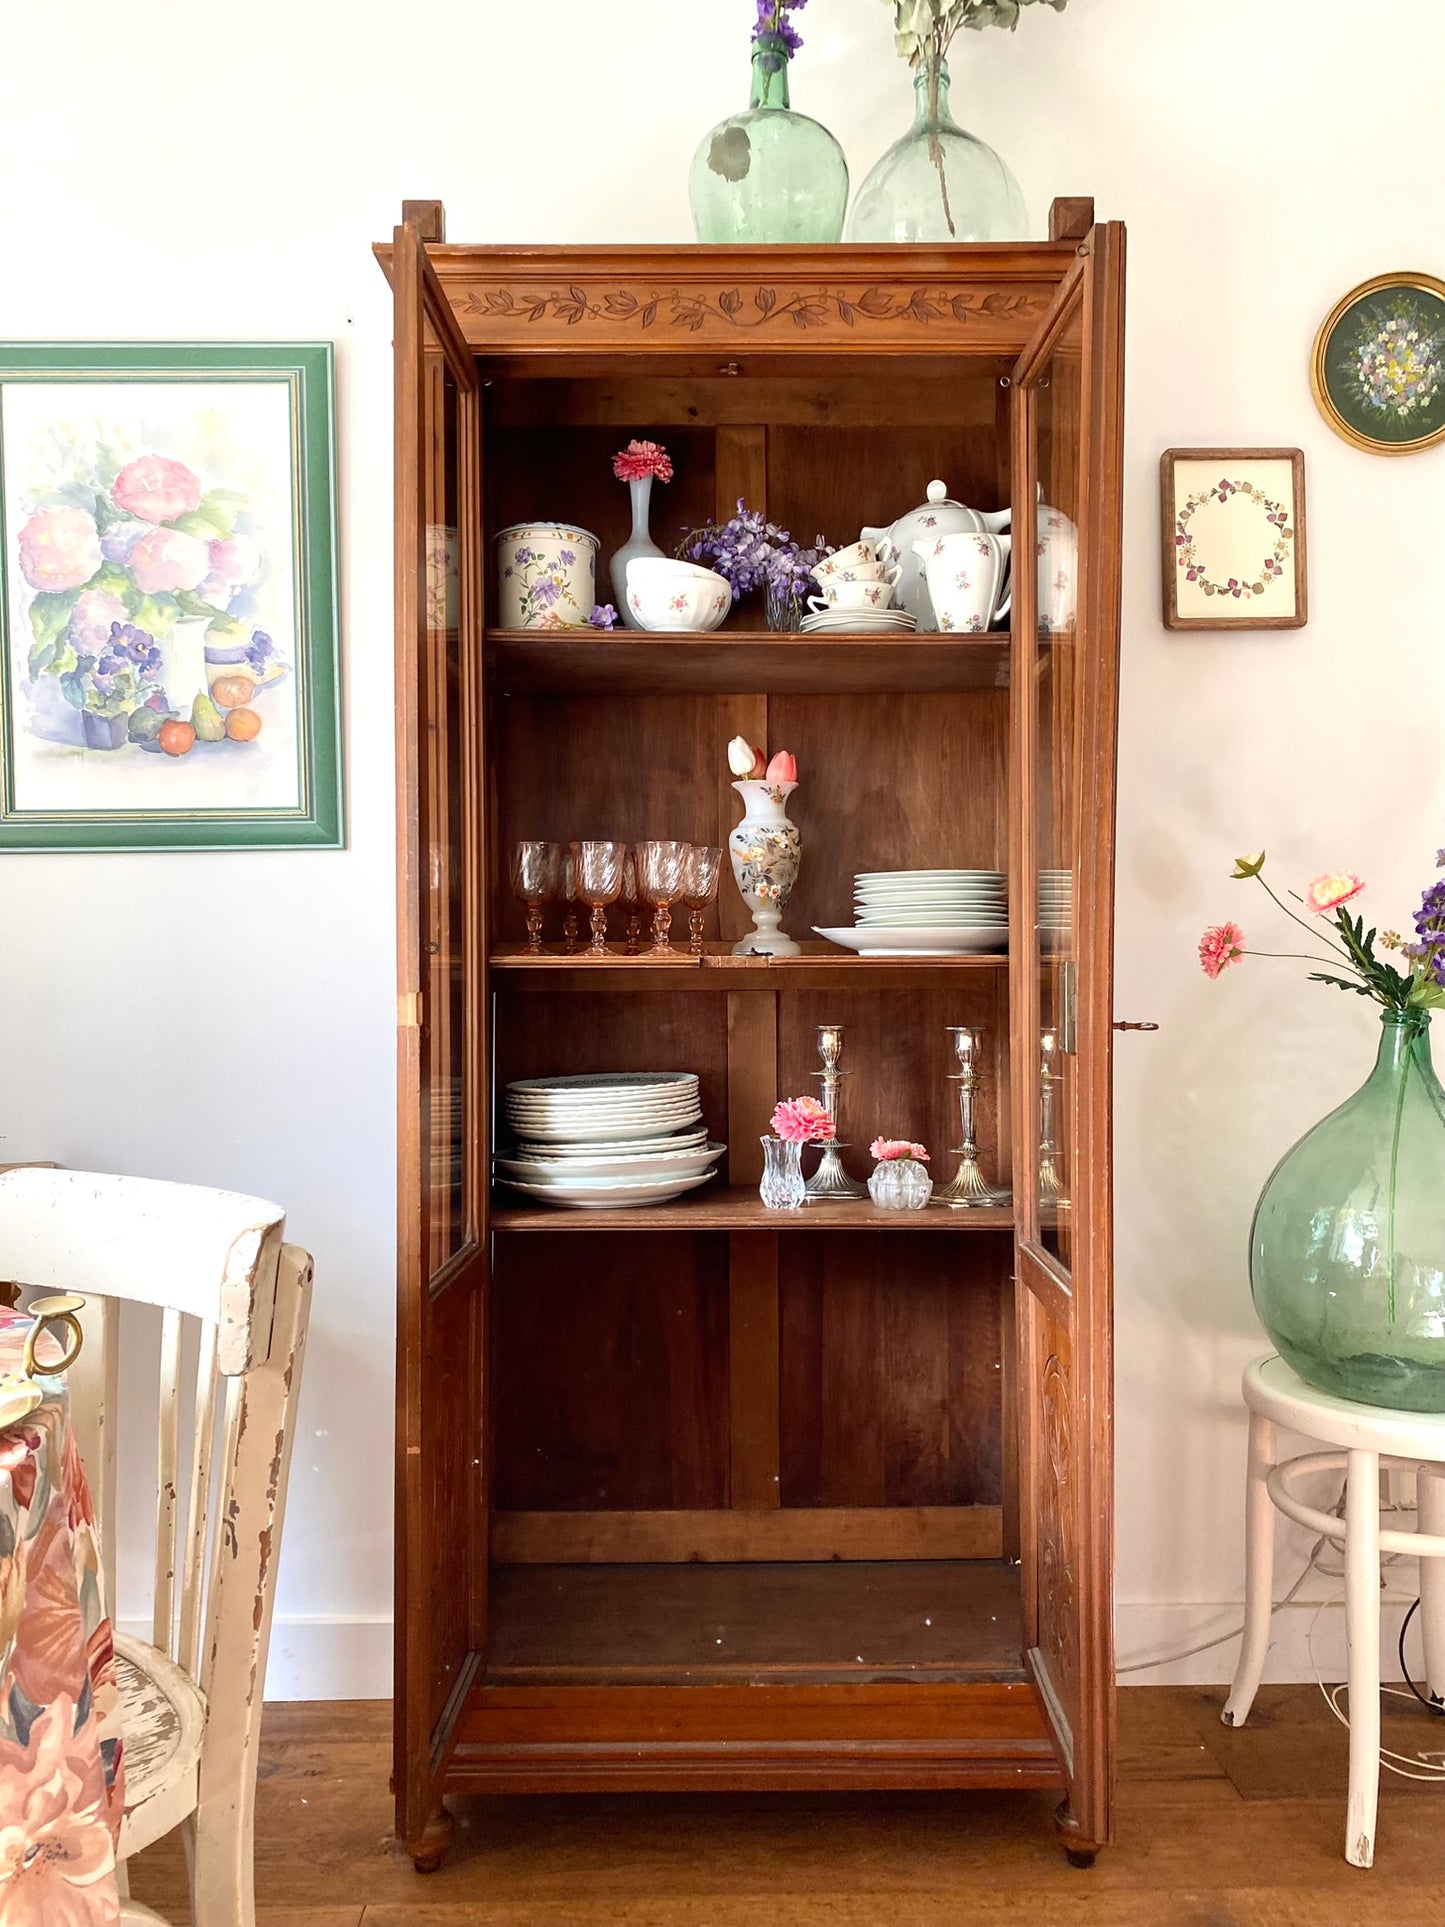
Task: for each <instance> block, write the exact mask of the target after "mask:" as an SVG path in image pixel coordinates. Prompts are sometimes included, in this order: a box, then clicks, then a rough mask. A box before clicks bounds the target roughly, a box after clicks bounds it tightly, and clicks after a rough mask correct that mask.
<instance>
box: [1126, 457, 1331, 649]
mask: <svg viewBox="0 0 1445 1927" xmlns="http://www.w3.org/2000/svg"><path fill="white" fill-rule="evenodd" d="M1159 480H1160V510H1161V521H1162V534H1163V577H1164V626H1165V628H1166V629H1302V628H1303V627H1304V624H1305V621H1306V618H1307V615H1308V605H1307V599H1306V575H1305V458H1304V454H1303V452H1302V450H1300V449H1298V448H1170V449H1166V450H1165V452H1164V456H1163V459H1162V461H1161V463H1160V470H1159Z"/></svg>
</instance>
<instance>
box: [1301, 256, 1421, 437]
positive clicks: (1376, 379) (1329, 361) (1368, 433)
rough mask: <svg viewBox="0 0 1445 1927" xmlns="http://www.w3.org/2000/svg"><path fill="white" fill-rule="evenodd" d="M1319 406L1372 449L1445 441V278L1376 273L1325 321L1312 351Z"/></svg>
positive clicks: (1343, 432) (1338, 428)
mask: <svg viewBox="0 0 1445 1927" xmlns="http://www.w3.org/2000/svg"><path fill="white" fill-rule="evenodd" d="M1310 387H1311V388H1312V389H1313V391H1314V398H1315V405H1316V406H1317V407H1318V409H1319V411H1320V413H1321V414H1322V415H1323V416H1324V418H1325V420H1326V421H1327V422H1328V423H1329V425H1330V427H1331V428H1332V429H1333V430H1334V431H1335V433H1336V434H1337V435H1338V436H1340V437H1341V439H1342V440H1344V441H1347V442H1348V443H1349V444H1350V445H1351V447H1352V448H1362V449H1364V450H1365V451H1366V453H1367V454H1370V455H1415V454H1418V453H1419V451H1420V450H1421V449H1422V448H1434V447H1436V446H1437V444H1439V443H1440V442H1442V441H1445V281H1441V280H1438V279H1437V278H1436V277H1435V276H1434V275H1433V274H1414V273H1400V274H1377V275H1374V276H1372V277H1371V279H1370V280H1368V281H1362V282H1361V283H1360V285H1359V286H1358V287H1357V288H1351V289H1350V291H1349V293H1348V294H1346V295H1342V296H1341V298H1340V299H1339V300H1338V301H1337V302H1336V303H1335V305H1334V307H1333V308H1331V310H1330V312H1329V313H1328V314H1327V315H1326V316H1325V318H1324V320H1323V322H1322V323H1321V324H1320V331H1319V333H1318V334H1317V335H1316V336H1315V345H1314V351H1313V353H1312V355H1311V357H1310Z"/></svg>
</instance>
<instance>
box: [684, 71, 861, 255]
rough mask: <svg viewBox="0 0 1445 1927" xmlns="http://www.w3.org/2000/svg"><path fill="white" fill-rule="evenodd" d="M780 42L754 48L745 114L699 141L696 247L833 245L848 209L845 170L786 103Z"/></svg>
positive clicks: (813, 125) (815, 129) (824, 137)
mask: <svg viewBox="0 0 1445 1927" xmlns="http://www.w3.org/2000/svg"><path fill="white" fill-rule="evenodd" d="M788 59H789V49H788V44H787V42H786V41H785V40H784V39H783V38H782V37H781V36H780V35H778V34H767V33H764V34H760V35H759V36H758V38H757V39H756V40H755V41H754V43H753V85H752V94H751V97H750V98H749V101H748V106H747V111H746V112H745V113H741V114H733V115H732V116H731V117H730V118H729V119H727V120H725V121H720V122H719V123H718V125H717V126H716V127H714V128H713V129H712V131H711V132H710V133H708V134H705V135H704V136H703V139H702V142H701V144H700V146H699V147H698V150H697V152H696V154H694V155H693V157H692V168H691V170H690V172H689V174H688V184H687V185H688V199H689V200H690V201H691V203H692V221H693V226H694V228H695V229H696V231H697V238H698V240H699V241H708V242H718V241H761V242H769V243H773V242H799V241H836V240H837V239H838V238H839V236H840V235H841V234H842V232H843V214H844V211H845V210H846V208H847V206H848V164H847V162H846V161H845V160H844V159H843V150H842V148H841V147H840V146H839V145H838V143H837V141H835V140H834V138H833V136H832V135H831V134H830V133H829V132H828V130H827V128H826V127H824V126H822V125H820V123H819V122H817V121H815V120H809V118H808V116H807V115H806V114H795V113H794V112H793V110H792V108H791V107H790V106H789V104H788Z"/></svg>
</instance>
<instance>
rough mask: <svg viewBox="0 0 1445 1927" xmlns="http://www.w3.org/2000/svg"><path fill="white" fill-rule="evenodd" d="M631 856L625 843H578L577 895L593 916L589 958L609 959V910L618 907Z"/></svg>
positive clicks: (574, 856) (575, 854)
mask: <svg viewBox="0 0 1445 1927" xmlns="http://www.w3.org/2000/svg"><path fill="white" fill-rule="evenodd" d="M626 855H627V845H626V844H625V843H574V844H573V845H572V861H573V862H574V863H575V864H576V866H577V894H578V896H579V897H581V899H582V901H583V902H584V903H585V904H586V905H587V907H588V908H589V909H590V910H591V912H592V941H591V943H590V944H588V946H587V952H586V954H587V955H588V956H589V957H605V956H606V955H607V906H608V904H609V903H616V901H617V899H618V897H619V896H620V895H621V892H622V864H623V859H624V858H625V857H626Z"/></svg>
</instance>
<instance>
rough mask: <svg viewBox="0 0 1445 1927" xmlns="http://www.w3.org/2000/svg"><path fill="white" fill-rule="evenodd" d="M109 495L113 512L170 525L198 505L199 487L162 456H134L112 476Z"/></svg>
mask: <svg viewBox="0 0 1445 1927" xmlns="http://www.w3.org/2000/svg"><path fill="white" fill-rule="evenodd" d="M110 494H111V500H112V501H113V502H114V503H115V505H116V507H117V508H119V509H124V510H125V512H126V514H127V515H137V516H139V517H140V519H141V521H142V522H174V521H175V520H176V518H177V516H180V515H189V514H190V512H191V510H192V509H193V508H195V506H196V505H197V503H198V502H199V501H200V499H201V483H200V478H199V476H197V475H194V474H192V472H191V470H190V469H188V468H187V467H186V465H185V463H184V462H173V461H171V459H170V458H169V456H166V455H137V456H136V458H135V460H134V461H133V462H127V463H126V465H125V467H124V468H123V469H122V470H121V471H120V474H119V475H117V476H116V478H115V481H114V483H113V484H112V486H111V491H110ZM196 581H197V582H199V581H200V577H199V576H197V577H196ZM194 586H195V585H194V584H192V587H194Z"/></svg>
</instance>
